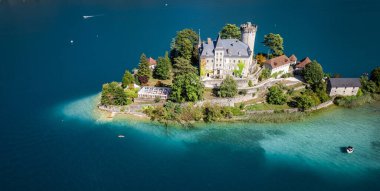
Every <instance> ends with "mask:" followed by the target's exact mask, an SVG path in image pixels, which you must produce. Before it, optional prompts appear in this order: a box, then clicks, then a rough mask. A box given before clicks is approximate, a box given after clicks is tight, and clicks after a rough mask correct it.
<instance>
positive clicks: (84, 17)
mask: <svg viewBox="0 0 380 191" xmlns="http://www.w3.org/2000/svg"><path fill="white" fill-rule="evenodd" d="M91 17H94V16H91V15H90V16H87V15H85V16H83V19H88V18H91Z"/></svg>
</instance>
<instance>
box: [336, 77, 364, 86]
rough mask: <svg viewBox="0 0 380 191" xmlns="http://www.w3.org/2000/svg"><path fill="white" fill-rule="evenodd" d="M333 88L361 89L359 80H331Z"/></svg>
mask: <svg viewBox="0 0 380 191" xmlns="http://www.w3.org/2000/svg"><path fill="white" fill-rule="evenodd" d="M330 84H331V87H361V86H362V85H361V83H360V79H359V78H330Z"/></svg>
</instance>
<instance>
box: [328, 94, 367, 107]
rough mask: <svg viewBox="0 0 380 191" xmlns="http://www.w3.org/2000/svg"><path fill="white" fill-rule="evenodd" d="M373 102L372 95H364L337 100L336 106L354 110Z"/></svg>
mask: <svg viewBox="0 0 380 191" xmlns="http://www.w3.org/2000/svg"><path fill="white" fill-rule="evenodd" d="M372 101H373V98H372V97H371V95H370V94H364V95H363V96H348V97H338V98H336V99H335V104H336V105H338V106H342V107H347V108H353V107H358V106H361V105H363V104H366V103H371V102H372Z"/></svg>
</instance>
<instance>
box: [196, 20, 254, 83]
mask: <svg viewBox="0 0 380 191" xmlns="http://www.w3.org/2000/svg"><path fill="white" fill-rule="evenodd" d="M240 30H241V40H240V39H221V38H220V35H219V36H218V38H217V39H216V40H215V41H213V40H211V39H210V38H208V39H207V41H206V42H203V43H201V44H200V45H199V52H200V63H199V64H200V73H201V77H202V78H203V79H207V78H224V77H226V76H227V75H234V76H237V75H241V77H247V76H248V74H249V73H250V71H251V69H252V67H253V66H254V64H255V61H254V59H253V52H254V46H255V38H256V31H257V26H256V25H253V24H251V23H250V22H247V23H245V24H242V25H241V26H240Z"/></svg>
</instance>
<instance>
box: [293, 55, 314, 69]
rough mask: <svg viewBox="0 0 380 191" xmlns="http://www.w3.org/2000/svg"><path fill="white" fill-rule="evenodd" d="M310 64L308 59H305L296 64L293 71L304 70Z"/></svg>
mask: <svg viewBox="0 0 380 191" xmlns="http://www.w3.org/2000/svg"><path fill="white" fill-rule="evenodd" d="M310 63H311V60H310V58H309V57H306V58H304V59H302V60H301V61H300V62H298V63H297V64H296V67H295V69H296V70H303V69H304V68H305V66H306V65H308V64H310Z"/></svg>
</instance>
